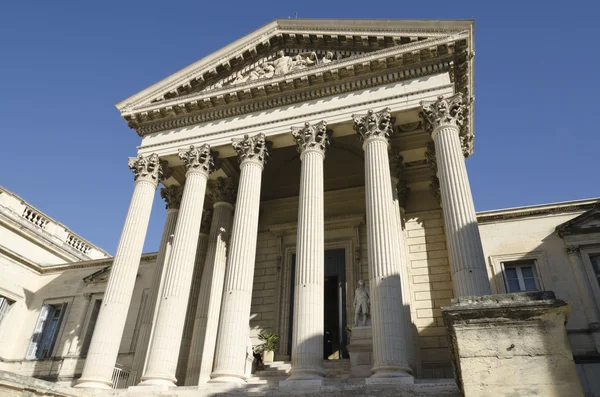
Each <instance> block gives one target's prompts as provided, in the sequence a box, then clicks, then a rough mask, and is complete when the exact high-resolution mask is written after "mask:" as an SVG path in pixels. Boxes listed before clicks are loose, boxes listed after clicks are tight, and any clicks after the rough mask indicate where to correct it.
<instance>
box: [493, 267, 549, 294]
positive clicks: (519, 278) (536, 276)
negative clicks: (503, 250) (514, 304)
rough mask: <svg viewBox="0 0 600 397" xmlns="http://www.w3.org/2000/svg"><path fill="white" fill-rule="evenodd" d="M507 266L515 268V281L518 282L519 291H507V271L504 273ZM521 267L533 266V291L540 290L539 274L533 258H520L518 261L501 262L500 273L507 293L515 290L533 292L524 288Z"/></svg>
mask: <svg viewBox="0 0 600 397" xmlns="http://www.w3.org/2000/svg"><path fill="white" fill-rule="evenodd" d="M507 265H508V266H507ZM507 267H508V268H512V269H516V271H517V281H518V282H519V288H520V289H521V290H520V291H509V288H508V278H507V277H506V276H507V273H506V269H507ZM523 267H531V268H533V281H534V282H535V288H536V289H535V291H542V289H541V283H540V275H539V271H538V266H537V264H536V262H535V259H526V260H520V261H505V262H502V274H503V276H504V288H505V289H506V292H507V293H509V294H511V293H517V292H535V291H533V290H529V291H528V290H526V289H525V277H524V276H523V270H522V268H523Z"/></svg>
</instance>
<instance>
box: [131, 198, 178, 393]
mask: <svg viewBox="0 0 600 397" xmlns="http://www.w3.org/2000/svg"><path fill="white" fill-rule="evenodd" d="M182 193H183V187H182V186H169V187H164V188H162V189H161V190H160V195H161V197H162V198H163V199H164V200H165V202H166V204H167V205H166V207H167V219H166V220H165V226H164V227H163V233H162V237H161V239H160V245H159V248H158V254H157V255H156V269H154V275H153V276H152V284H151V285H150V291H149V293H148V301H147V303H146V308H145V310H144V313H143V314H142V324H141V325H140V330H139V334H138V339H137V343H136V346H135V353H134V355H133V364H132V366H131V375H130V376H133V377H134V379H133V382H132V383H134V384H137V383H138V382H139V381H140V377H141V376H142V374H143V372H144V368H145V366H146V357H147V355H148V344H149V343H150V335H151V333H152V324H154V318H155V317H156V312H157V310H158V307H157V301H158V297H159V295H160V294H161V291H162V285H163V278H164V271H163V270H164V265H165V260H166V259H167V247H168V246H169V244H170V242H171V241H172V237H173V233H174V232H175V224H176V223H177V215H178V214H179V205H180V204H181V194H182Z"/></svg>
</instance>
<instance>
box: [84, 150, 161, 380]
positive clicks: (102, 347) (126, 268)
mask: <svg viewBox="0 0 600 397" xmlns="http://www.w3.org/2000/svg"><path fill="white" fill-rule="evenodd" d="M166 165H167V163H166V161H161V160H160V159H159V157H158V155H157V154H151V155H150V156H147V157H144V156H142V155H140V156H138V157H137V158H130V159H129V168H131V169H132V170H133V172H134V174H135V188H134V190H133V197H132V198H131V204H130V205H129V210H128V212H127V217H126V218H125V225H124V226H123V232H122V234H121V239H120V240H119V245H118V247H117V253H116V254H115V257H114V260H113V264H112V268H111V272H110V277H109V279H108V285H107V287H106V291H105V293H104V297H103V298H102V307H101V308H100V313H99V314H98V320H97V321H96V327H95V328H94V334H93V336H92V341H91V343H90V347H89V350H88V354H87V358H86V360H85V366H84V368H83V374H82V375H81V378H80V379H79V380H78V381H77V385H76V386H75V387H78V388H100V389H110V387H111V385H112V381H111V378H112V373H113V369H114V367H115V363H116V361H117V354H118V353H119V345H120V344H121V337H122V335H123V329H124V328H125V320H126V319H127V312H128V311H129V304H130V302H131V295H132V293H133V287H134V284H135V278H136V276H137V270H138V267H139V265H140V257H141V255H142V248H143V246H144V240H145V239H146V232H147V230H148V222H149V221H150V212H151V210H152V202H153V201H154V192H155V191H156V187H157V186H158V182H159V181H160V180H162V179H163V178H166V177H168V171H167V170H168V169H167V168H166Z"/></svg>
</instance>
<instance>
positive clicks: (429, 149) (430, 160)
mask: <svg viewBox="0 0 600 397" xmlns="http://www.w3.org/2000/svg"><path fill="white" fill-rule="evenodd" d="M425 161H426V162H427V164H429V167H430V168H431V169H432V170H433V171H434V172H436V173H437V157H436V156H435V143H433V142H428V143H427V144H426V145H425Z"/></svg>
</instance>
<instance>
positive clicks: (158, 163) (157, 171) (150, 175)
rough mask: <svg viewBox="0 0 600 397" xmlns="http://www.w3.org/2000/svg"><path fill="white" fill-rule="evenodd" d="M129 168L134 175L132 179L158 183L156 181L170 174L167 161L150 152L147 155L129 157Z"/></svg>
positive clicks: (166, 177)
mask: <svg viewBox="0 0 600 397" xmlns="http://www.w3.org/2000/svg"><path fill="white" fill-rule="evenodd" d="M128 165H129V169H131V170H132V171H133V173H134V175H135V177H134V180H135V181H138V180H147V181H150V182H153V183H155V184H158V182H160V181H162V180H164V179H168V178H169V177H170V176H171V169H170V168H169V167H168V162H167V161H165V160H161V159H160V158H159V157H158V154H156V153H152V154H151V155H149V156H143V155H141V154H140V155H139V156H137V157H130V158H129V162H128Z"/></svg>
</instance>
